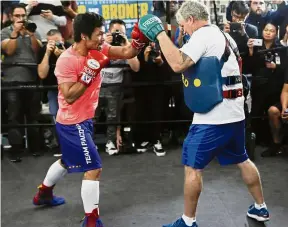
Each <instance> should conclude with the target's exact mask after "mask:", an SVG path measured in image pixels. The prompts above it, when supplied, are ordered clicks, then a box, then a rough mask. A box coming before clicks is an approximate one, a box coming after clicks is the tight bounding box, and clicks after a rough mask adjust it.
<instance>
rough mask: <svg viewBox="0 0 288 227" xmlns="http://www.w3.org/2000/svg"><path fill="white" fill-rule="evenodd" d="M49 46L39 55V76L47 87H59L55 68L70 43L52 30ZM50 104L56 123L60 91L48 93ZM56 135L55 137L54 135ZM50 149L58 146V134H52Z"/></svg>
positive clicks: (49, 34)
mask: <svg viewBox="0 0 288 227" xmlns="http://www.w3.org/2000/svg"><path fill="white" fill-rule="evenodd" d="M46 38H47V41H48V42H47V44H46V45H44V46H43V47H42V48H41V49H40V51H39V55H38V75H39V77H40V78H41V79H42V83H43V85H45V86H52V85H57V79H56V77H55V75H54V68H55V64H56V61H57V59H58V57H59V56H60V55H61V54H62V53H63V52H64V51H65V50H66V49H67V48H68V47H69V46H70V44H69V43H66V42H64V41H63V37H62V35H61V33H60V31H58V30H57V29H52V30H50V31H48V33H47V37H46ZM47 98H48V103H49V111H50V114H51V115H52V116H53V119H54V120H53V123H54V122H55V119H56V115H57V111H58V108H59V107H58V90H49V91H48V92H47ZM53 134H54V135H53ZM52 135H53V138H51V141H50V144H49V147H50V148H54V147H57V146H58V143H57V140H56V134H55V133H52Z"/></svg>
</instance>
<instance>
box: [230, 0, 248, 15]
mask: <svg viewBox="0 0 288 227" xmlns="http://www.w3.org/2000/svg"><path fill="white" fill-rule="evenodd" d="M231 12H235V13H237V14H238V15H247V14H248V13H249V6H248V4H247V3H246V2H244V1H235V2H234V3H233V5H232V9H231Z"/></svg>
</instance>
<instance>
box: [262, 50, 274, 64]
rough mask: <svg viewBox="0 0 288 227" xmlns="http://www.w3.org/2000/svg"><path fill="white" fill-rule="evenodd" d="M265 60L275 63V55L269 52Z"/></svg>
mask: <svg viewBox="0 0 288 227" xmlns="http://www.w3.org/2000/svg"><path fill="white" fill-rule="evenodd" d="M264 58H265V62H270V63H271V62H272V61H274V54H273V53H272V52H267V53H266V54H265V55H264Z"/></svg>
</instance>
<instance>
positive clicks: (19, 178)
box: [1, 148, 288, 227]
mask: <svg viewBox="0 0 288 227" xmlns="http://www.w3.org/2000/svg"><path fill="white" fill-rule="evenodd" d="M261 150H263V149H261V148H257V154H258V156H259V153H260V152H261ZM101 156H102V159H103V173H102V181H101V184H100V214H101V219H102V221H103V223H104V226H106V227H121V226H124V227H132V226H133V227H135V226H137V227H161V226H162V224H166V223H170V222H172V221H174V220H176V219H177V218H178V217H179V216H180V215H182V212H183V196H182V191H183V167H182V166H181V164H180V163H181V149H180V148H179V149H174V150H169V151H168V153H167V155H166V156H165V157H162V158H159V157H156V156H155V155H154V154H153V153H152V152H147V153H144V154H140V155H138V154H134V155H131V154H130V155H120V156H113V157H109V156H108V155H106V154H105V153H104V152H102V153H101ZM55 160H56V158H54V157H53V156H52V155H51V154H49V153H48V154H46V155H45V156H44V157H40V158H37V159H35V158H33V157H25V158H24V159H23V161H22V163H17V164H14V163H11V162H10V161H9V160H8V159H7V158H6V157H4V159H3V160H2V169H1V172H2V195H1V199H2V214H1V216H2V220H1V223H2V226H3V227H8V226H13V227H18V226H19V227H20V226H21V227H23V226H25V227H39V226H41V227H68V226H69V227H79V226H80V221H81V219H82V217H83V207H82V201H81V197H80V187H81V174H71V175H68V176H66V177H65V178H64V179H63V180H62V181H61V182H59V183H58V185H57V186H56V188H55V194H57V195H59V196H64V197H65V198H66V204H65V205H62V206H59V207H53V208H50V207H34V206H33V205H32V197H33V196H34V194H35V193H36V191H37V186H38V185H39V184H40V183H41V181H42V180H43V178H44V176H45V174H46V171H47V170H48V167H49V166H50V165H51V164H52V163H53V162H54V161H55ZM256 164H257V166H258V168H259V170H260V173H261V176H262V181H263V187H264V193H265V199H266V203H267V205H268V208H269V210H270V213H271V221H269V222H267V223H266V224H265V225H264V224H260V223H258V222H255V221H252V220H249V219H247V218H246V215H245V214H246V212H247V209H248V206H249V205H251V204H252V203H253V200H252V198H251V197H250V195H249V194H248V192H247V190H246V187H245V186H244V185H243V184H242V181H241V177H240V173H239V171H238V170H237V167H235V166H229V167H219V165H218V164H217V162H216V161H214V162H212V163H211V164H210V165H209V167H208V168H207V169H206V171H205V172H204V190H203V192H202V195H201V198H200V203H199V207H198V214H197V220H198V221H197V222H198V224H199V226H200V227H259V226H269V227H285V226H288V215H287V211H288V191H287V188H288V174H287V173H288V158H287V157H275V158H266V159H263V158H260V157H258V158H257V160H256Z"/></svg>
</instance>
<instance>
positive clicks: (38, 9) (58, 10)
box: [20, 0, 67, 42]
mask: <svg viewBox="0 0 288 227" xmlns="http://www.w3.org/2000/svg"><path fill="white" fill-rule="evenodd" d="M20 3H24V4H25V5H26V10H27V17H28V19H29V20H31V21H33V22H34V23H35V24H36V25H37V27H38V32H39V34H40V37H41V41H43V42H44V40H45V38H46V34H47V32H48V31H49V30H51V29H58V27H63V26H66V23H67V20H66V17H65V11H64V7H63V6H62V3H61V1H60V0H50V1H45V0H20Z"/></svg>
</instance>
